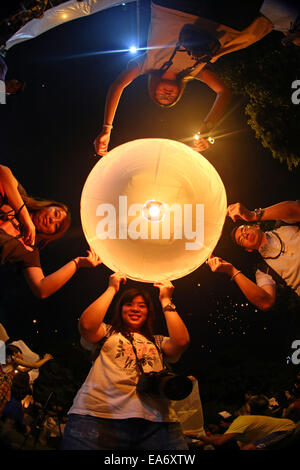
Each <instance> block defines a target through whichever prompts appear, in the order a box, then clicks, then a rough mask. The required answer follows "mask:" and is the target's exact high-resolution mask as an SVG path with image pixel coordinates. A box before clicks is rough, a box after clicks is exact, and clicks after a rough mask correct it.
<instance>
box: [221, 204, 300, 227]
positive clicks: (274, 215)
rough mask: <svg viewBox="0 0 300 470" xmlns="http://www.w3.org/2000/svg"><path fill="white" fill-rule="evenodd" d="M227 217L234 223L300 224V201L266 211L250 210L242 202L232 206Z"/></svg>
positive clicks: (275, 205) (272, 207) (269, 207)
mask: <svg viewBox="0 0 300 470" xmlns="http://www.w3.org/2000/svg"><path fill="white" fill-rule="evenodd" d="M227 215H228V217H230V218H231V219H232V220H233V221H234V222H236V221H237V220H245V221H247V222H255V221H259V220H284V221H288V222H290V223H294V222H300V201H283V202H279V203H278V204H274V205H272V206H268V207H265V208H264V209H256V210H252V211H251V210H249V209H247V207H245V206H244V205H243V204H241V203H240V202H237V203H235V204H230V205H229V206H228V209H227Z"/></svg>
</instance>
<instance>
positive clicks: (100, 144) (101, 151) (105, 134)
mask: <svg viewBox="0 0 300 470" xmlns="http://www.w3.org/2000/svg"><path fill="white" fill-rule="evenodd" d="M109 141H110V130H108V129H104V130H103V131H102V132H101V133H100V134H99V135H98V136H97V137H96V139H95V140H94V147H95V150H96V153H97V155H101V156H104V155H106V154H107V147H108V144H109Z"/></svg>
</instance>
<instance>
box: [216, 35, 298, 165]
mask: <svg viewBox="0 0 300 470" xmlns="http://www.w3.org/2000/svg"><path fill="white" fill-rule="evenodd" d="M282 37H283V35H282V34H280V33H277V32H273V33H271V34H269V35H268V36H266V37H265V38H264V39H263V40H261V41H259V42H258V43H257V44H254V45H252V46H250V47H248V48H247V49H244V50H241V51H238V52H234V53H232V54H228V55H227V56H224V57H222V58H221V59H219V60H218V61H217V62H216V63H215V64H213V65H212V68H213V70H214V71H215V72H216V73H217V74H218V75H219V76H220V77H221V78H222V79H223V80H224V82H225V83H226V84H227V86H229V87H230V88H231V90H232V91H233V93H234V94H236V95H240V96H243V97H244V98H245V113H246V114H247V115H248V116H249V120H248V124H249V125H250V126H251V128H252V129H253V130H254V132H255V136H256V138H257V139H259V140H260V141H261V143H262V145H263V146H264V147H266V148H268V149H269V150H270V152H271V153H272V156H273V158H277V159H279V160H280V161H281V162H285V163H286V164H287V166H288V168H289V169H290V170H291V169H293V168H295V167H297V166H298V165H299V162H300V151H299V130H300V104H298V105H297V104H293V102H292V93H293V92H295V89H292V83H293V82H294V81H295V80H299V79H300V48H299V47H296V46H294V45H290V46H283V45H282V44H281V39H282Z"/></svg>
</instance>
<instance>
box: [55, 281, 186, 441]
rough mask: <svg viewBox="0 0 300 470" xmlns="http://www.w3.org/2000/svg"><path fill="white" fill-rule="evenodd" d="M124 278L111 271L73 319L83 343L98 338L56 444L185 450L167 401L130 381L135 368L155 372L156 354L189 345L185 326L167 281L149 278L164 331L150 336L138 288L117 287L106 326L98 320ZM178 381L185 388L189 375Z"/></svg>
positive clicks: (149, 314)
mask: <svg viewBox="0 0 300 470" xmlns="http://www.w3.org/2000/svg"><path fill="white" fill-rule="evenodd" d="M125 280H126V278H125V277H124V276H123V275H122V274H119V273H115V274H113V275H112V276H110V279H109V284H108V287H107V289H106V290H105V292H104V293H103V294H102V295H101V296H100V297H99V298H98V299H97V300H96V301H95V302H93V303H92V304H91V305H90V306H89V307H88V308H87V309H86V310H85V311H84V312H83V314H82V316H81V318H80V320H79V331H80V333H81V335H82V337H83V339H84V341H85V342H88V343H92V344H93V345H96V347H97V345H98V344H99V341H100V342H101V343H103V344H102V348H101V353H100V354H98V357H97V359H96V360H95V362H94V364H93V367H92V369H91V371H90V373H89V375H88V377H87V379H86V380H85V382H84V384H83V385H82V387H81V388H80V390H79V392H78V393H77V395H76V397H75V399H74V403H73V406H72V407H71V409H70V411H69V420H68V423H67V426H66V428H65V431H64V438H63V450H110V449H111V450H122V449H134V450H137V449H144V450H147V449H148V450H151V449H153V450H157V449H159V450H170V449H173V450H175V449H187V444H186V442H185V440H184V437H183V435H182V432H181V428H180V424H179V423H178V422H176V421H177V418H176V417H174V414H172V411H171V408H170V400H169V399H168V398H166V397H165V396H164V394H161V395H160V394H157V393H154V391H153V390H152V389H151V387H150V388H149V390H148V389H147V390H145V389H142V390H141V389H140V388H139V386H138V384H140V383H141V382H140V377H141V371H140V367H142V370H143V372H144V373H145V374H147V373H149V372H153V373H155V372H159V371H161V370H162V369H163V367H164V360H163V357H165V358H166V360H167V361H168V362H176V361H178V359H179V358H180V356H181V354H182V353H183V351H184V350H185V349H186V348H187V346H188V344H189V334H188V331H187V329H186V327H185V325H184V323H183V321H182V320H181V318H180V317H179V315H178V313H177V312H176V307H175V305H174V304H172V301H171V296H172V293H173V289H174V287H173V285H172V284H171V283H170V282H165V283H156V284H154V286H156V287H158V289H159V300H160V303H161V306H162V309H163V312H164V316H165V320H166V324H167V329H168V333H169V336H168V337H165V336H157V335H153V321H154V308H153V305H152V301H151V298H150V296H149V294H148V293H147V292H145V291H143V290H140V289H128V290H125V291H124V292H123V293H122V295H121V297H120V299H119V301H118V302H117V304H116V308H115V313H114V316H113V319H112V322H111V324H110V325H108V324H106V323H104V317H105V315H106V313H107V310H108V308H109V306H110V305H111V302H112V300H113V298H114V297H115V295H116V293H117V292H118V291H119V288H120V284H121V282H125ZM101 340H102V341H101ZM104 340H105V343H104ZM82 345H84V343H82ZM90 346H91V345H90ZM98 352H99V351H98ZM183 379H186V380H183V383H184V387H187V389H189V385H191V387H192V384H189V383H187V382H189V379H187V378H185V377H184V378H183ZM190 392H191V389H190V390H189V391H188V393H190Z"/></svg>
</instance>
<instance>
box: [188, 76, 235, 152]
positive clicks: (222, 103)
mask: <svg viewBox="0 0 300 470" xmlns="http://www.w3.org/2000/svg"><path fill="white" fill-rule="evenodd" d="M200 80H201V81H202V82H203V83H205V84H206V85H207V86H208V87H209V88H211V90H213V91H214V92H215V93H216V95H217V96H216V99H215V101H214V103H213V105H212V107H211V109H210V111H209V113H208V114H207V116H206V117H205V118H204V121H203V123H202V124H201V126H200V128H199V132H200V136H199V137H200V138H199V139H198V140H194V149H195V150H198V151H202V150H206V149H207V148H208V147H209V146H210V144H209V142H208V140H207V138H208V137H209V136H210V134H211V131H212V130H213V129H214V127H215V126H216V125H217V123H218V121H219V120H220V118H221V117H222V116H223V115H224V114H225V111H226V110H227V108H228V105H229V103H230V101H231V97H232V92H231V90H230V89H229V88H228V87H227V86H226V85H225V83H224V82H223V81H222V80H221V79H220V78H219V77H218V76H217V75H216V74H215V73H213V72H212V71H211V70H209V69H203V70H202V71H201V75H200ZM201 135H203V136H204V137H203V138H201Z"/></svg>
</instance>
